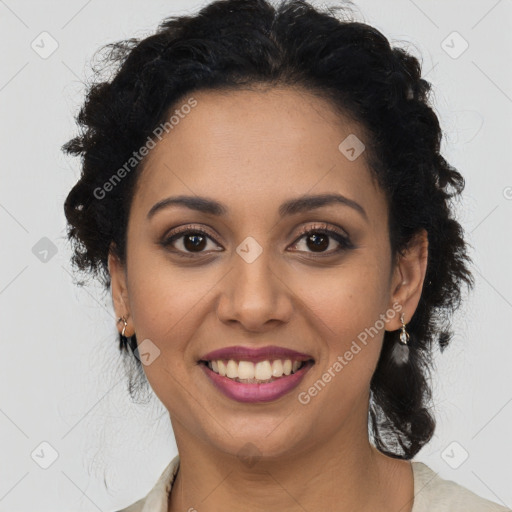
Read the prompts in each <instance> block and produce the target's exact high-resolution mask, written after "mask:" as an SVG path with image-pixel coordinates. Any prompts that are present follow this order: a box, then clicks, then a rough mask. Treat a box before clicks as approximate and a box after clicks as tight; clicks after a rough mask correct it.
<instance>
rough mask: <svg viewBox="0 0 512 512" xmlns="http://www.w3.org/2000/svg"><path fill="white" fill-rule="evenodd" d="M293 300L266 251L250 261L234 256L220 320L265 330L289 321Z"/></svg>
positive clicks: (221, 301)
mask: <svg viewBox="0 0 512 512" xmlns="http://www.w3.org/2000/svg"><path fill="white" fill-rule="evenodd" d="M281 274H282V273H281ZM293 302H294V299H293V293H292V291H291V290H290V288H289V286H288V285H287V283H286V282H285V281H284V279H283V277H282V275H281V276H280V275H279V272H278V271H277V269H276V268H272V265H271V263H270V261H269V258H267V257H266V255H265V251H263V253H262V254H261V255H260V256H259V257H258V258H257V259H256V260H255V261H252V262H251V263H249V262H247V261H245V260H244V259H243V258H241V257H239V256H238V255H236V256H235V262H234V267H233V269H232V270H231V272H229V274H228V276H226V280H225V281H224V284H223V286H222V287H221V296H220V298H219V300H218V302H217V311H216V312H217V317H218V318H219V320H220V321H221V322H224V323H227V324H234V323H237V324H239V325H241V326H243V327H244V329H245V330H246V331H251V332H264V331H266V330H268V329H270V328H275V327H276V326H278V325H279V324H286V323H288V322H289V321H290V318H291V315H292V312H293Z"/></svg>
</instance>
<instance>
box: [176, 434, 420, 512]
mask: <svg viewBox="0 0 512 512" xmlns="http://www.w3.org/2000/svg"><path fill="white" fill-rule="evenodd" d="M173 429H174V432H175V434H176V440H177V445H178V450H179V453H180V469H179V471H178V474H177V476H176V480H175V482H174V485H173V490H172V492H171V493H170V496H169V512H175V511H178V510H179V511H183V510H187V511H188V510H191V511H192V510H194V509H196V510H200V511H201V512H221V511H225V510H240V509H242V510H244V511H247V512H262V511H268V510H289V511H295V510H297V511H304V510H310V511H312V510H318V508H319V504H321V508H322V509H324V510H330V511H340V512H341V511H351V512H352V511H357V512H366V511H373V510H380V511H383V512H384V511H387V510H400V511H401V512H408V511H410V510H411V506H410V503H412V497H413V481H412V469H411V466H410V464H409V463H408V462H407V461H401V460H398V459H393V458H390V457H387V456H385V455H383V454H381V453H380V452H378V451H377V450H376V449H375V448H374V447H373V446H372V445H371V444H370V443H369V440H368V437H367V436H366V437H362V436H357V435H356V432H362V431H363V430H362V429H361V428H358V429H353V430H351V431H347V430H344V431H343V432H341V431H340V432H338V433H337V435H335V436H334V437H332V438H326V439H325V440H323V441H322V442H316V443H315V444H314V446H313V445H312V446H311V447H308V448H303V449H297V450H294V451H293V452H292V453H286V454H282V455H279V456H275V457H266V456H264V454H261V455H260V456H259V457H251V448H250V445H247V446H246V450H245V452H247V453H245V452H244V454H245V455H247V454H249V456H248V457H247V456H245V457H244V456H242V457H241V456H237V455H231V454H226V453H225V452H222V451H219V450H215V451H213V450H212V448H211V446H205V445H204V444H202V443H201V442H200V441H199V440H198V439H197V438H192V437H191V436H190V434H189V433H188V432H186V431H184V430H183V429H180V428H179V426H175V425H173ZM251 446H252V445H251Z"/></svg>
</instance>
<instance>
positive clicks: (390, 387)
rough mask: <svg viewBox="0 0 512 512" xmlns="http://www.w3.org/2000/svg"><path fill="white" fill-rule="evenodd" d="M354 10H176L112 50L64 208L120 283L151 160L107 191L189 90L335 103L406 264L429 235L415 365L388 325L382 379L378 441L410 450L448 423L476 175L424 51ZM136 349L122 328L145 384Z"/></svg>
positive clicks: (88, 265) (232, 6)
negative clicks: (442, 120) (284, 93)
mask: <svg viewBox="0 0 512 512" xmlns="http://www.w3.org/2000/svg"><path fill="white" fill-rule="evenodd" d="M348 6H350V4H346V5H343V6H338V7H330V8H325V10H323V11H322V10H320V9H318V8H315V7H313V6H311V5H310V4H309V3H307V2H306V1H304V0H288V1H283V2H282V3H281V4H280V5H278V6H273V5H271V4H270V3H269V2H268V1H266V0H218V1H215V2H213V3H211V4H209V5H207V6H206V7H204V8H202V9H201V10H200V12H199V13H198V14H196V15H194V16H179V17H178V16H174V17H169V18H166V19H165V20H164V21H163V22H162V23H161V24H160V26H159V27H158V29H157V31H156V33H154V34H153V35H150V36H148V37H146V38H144V39H128V40H125V41H120V42H116V43H112V44H109V45H106V46H105V47H103V48H102V49H101V50H102V51H106V52H105V53H104V55H103V61H104V63H106V68H105V67H104V68H102V69H101V71H103V70H104V69H110V70H112V71H113V72H112V73H111V77H110V78H108V79H104V78H101V79H99V78H98V79H97V80H96V82H94V83H93V84H92V85H90V86H89V87H88V90H87V97H86V100H85V103H84V105H83V107H82V108H81V110H80V112H79V114H78V116H77V123H78V124H79V126H80V127H81V130H80V135H78V136H76V137H74V138H73V139H71V140H69V141H68V142H67V143H66V144H65V145H64V146H63V148H62V149H63V151H65V152H66V153H68V154H73V155H79V156H81V159H82V168H81V177H80V179H79V181H78V182H77V183H76V184H75V185H74V187H73V188H72V190H71V191H70V193H69V195H68V197H67V198H66V201H65V205H64V210H65V215H66V218H67V221H68V224H69V226H68V238H69V240H70V242H71V243H72V245H73V257H72V263H73V264H74V266H75V267H76V268H77V269H78V270H80V271H82V272H85V273H87V274H89V275H94V277H97V278H99V279H100V280H101V281H102V283H103V285H104V286H105V289H107V290H108V288H109V287H110V284H111V281H110V275H109V271H108V264H107V261H108V260H107V258H108V252H109V248H110V246H111V243H114V244H115V245H114V246H113V247H114V250H115V253H116V255H117V256H118V257H119V258H120V260H121V261H122V262H125V257H126V253H125V251H126V244H125V242H126V238H125V236H126V229H127V219H128V213H129V209H130V205H131V202H132V198H133V196H134V193H135V191H136V183H137V177H138V176H139V175H140V171H141V169H142V163H143V162H144V160H142V161H141V162H140V163H138V164H137V165H135V166H134V169H133V171H131V172H130V173H129V174H128V176H126V177H125V178H124V179H123V180H121V181H120V183H119V184H117V185H116V187H115V189H114V190H113V191H111V192H110V193H109V194H107V195H106V196H105V197H103V198H101V200H100V199H98V198H97V194H96V193H95V191H96V190H98V189H100V188H101V187H102V186H103V185H104V184H105V183H106V182H107V181H108V180H109V178H111V177H112V175H113V173H114V172H115V171H116V169H119V168H121V167H122V166H123V164H124V163H125V162H127V161H128V160H129V159H130V158H131V155H132V153H133V151H134V150H135V149H137V148H139V147H141V146H142V145H143V144H144V142H145V141H146V140H147V139H148V137H149V136H150V135H151V133H152V132H153V130H154V129H155V127H157V126H159V125H161V124H162V123H164V122H165V121H166V120H167V119H168V117H169V113H170V112H172V109H173V108H174V107H175V106H176V105H177V104H178V103H179V102H180V101H182V100H183V98H186V97H187V96H190V94H191V93H192V92H193V91H199V90H230V89H231V90H235V89H241V88H244V87H246V88H250V87H253V86H256V85H258V84H263V85H269V86H288V87H300V88H302V89H306V90H308V91H310V92H312V93H314V94H316V95H317V96H320V97H322V98H326V99H328V100H330V105H331V106H332V108H333V110H335V111H336V112H338V113H340V114H342V115H343V116H345V117H348V118H350V119H351V120H355V121H356V122H357V123H358V125H359V126H361V127H362V128H363V130H364V134H365V144H366V147H367V151H366V153H365V154H366V155H367V158H368V163H369V166H370V168H371V171H372V176H374V178H375V179H376V180H377V182H378V184H379V185H380V187H381V188H382V190H383V191H384V192H385V194H386V198H387V204H388V209H389V236H390V243H391V248H392V254H393V259H394V261H396V258H397V257H398V255H399V254H400V253H402V252H403V251H404V250H405V249H406V248H407V246H408V244H409V243H410V242H411V240H412V239H413V237H414V235H415V234H417V233H418V232H419V231H420V230H421V229H425V230H426V231H427V233H428V240H429V247H428V265H427V271H426V276H425V282H424V286H423V290H422V295H421V298H420V301H419V304H418V307H417V309H416V311H415V313H414V316H413V317H412V319H411V321H410V323H409V324H408V329H409V332H410V334H411V341H410V351H411V355H410V361H409V364H408V365H405V366H400V367H398V366H396V364H395V363H394V362H393V358H392V357H391V349H392V347H393V344H394V343H395V339H396V333H393V332H385V335H384V343H383V347H382V351H381V355H380V359H379V362H378V365H377V368H376V371H375V373H374V375H373V377H372V381H371V388H370V389H371V396H370V414H369V427H370V428H371V434H372V437H373V439H374V442H375V445H376V447H377V448H378V449H379V450H380V451H381V452H383V453H385V454H387V455H389V456H391V457H395V458H403V459H411V458H412V457H414V455H415V454H416V453H417V452H418V451H419V450H420V449H421V448H422V446H423V445H424V444H426V443H427V442H428V441H429V440H430V439H431V437H432V436H433V433H434V429H435V420H434V416H433V414H432V413H431V411H430V409H431V406H430V405H429V404H430V401H431V399H432V396H431V389H430V385H429V377H430V370H431V365H432V358H433V349H434V348H435V347H434V344H439V346H440V349H441V351H442V350H444V348H445V347H446V346H447V345H448V343H449V341H450V339H451V337H452V335H453V333H452V332H451V330H450V317H451V313H453V312H454V311H455V310H456V309H457V308H458V307H459V306H460V303H461V287H462V283H463V282H464V283H466V285H468V287H469V288H472V287H473V286H474V279H473V276H472V274H471V272H470V270H469V263H470V262H471V259H470V257H469V256H468V252H467V243H466V242H465V241H464V237H463V230H462V227H461V225H460V224H459V223H458V222H457V221H456V220H455V219H454V215H453V211H452V206H453V205H452V201H453V200H454V199H455V198H456V196H458V195H459V194H461V193H462V191H463V189H464V179H463V177H462V176H461V174H460V173H459V172H458V171H457V170H456V169H454V168H453V167H452V166H451V165H449V164H448V163H447V161H446V160H445V159H444V158H443V157H442V156H441V154H440V144H441V137H442V132H441V129H440V125H439V121H438V118H437V116H436V114H435V113H434V111H433V108H432V107H431V106H430V98H429V95H430V91H431V84H430V83H429V82H427V81H426V80H425V79H423V78H421V65H420V63H419V61H418V59H417V58H415V57H414V56H412V55H411V54H409V53H407V52H406V51H405V50H403V49H401V48H398V47H392V46H391V45H390V43H389V41H388V39H387V38H386V37H385V36H384V35H382V34H381V33H380V32H379V31H378V30H376V29H375V28H373V27H371V26H369V25H367V24H364V23H361V22H357V21H355V20H353V19H351V18H350V17H349V16H347V12H348ZM339 14H341V16H338V15H339ZM109 67H110V68H109ZM95 71H96V72H97V73H98V74H100V71H98V69H95ZM80 284H83V283H80ZM128 347H130V349H131V352H132V353H131V354H130V351H129V350H128ZM136 347H137V341H136V337H135V335H134V336H132V337H131V339H129V340H127V339H126V338H124V337H123V336H120V337H119V348H120V351H121V354H123V360H125V359H126V358H128V359H129V360H130V361H133V365H132V369H133V368H136V373H138V376H139V377H140V380H139V382H138V385H139V387H140V386H147V381H146V379H145V378H144V372H143V370H142V368H141V363H140V361H139V359H138V358H137V357H135V355H134V354H133V351H134V350H135V348H136ZM132 376H133V375H132V374H131V375H130V385H129V390H130V394H131V395H132V398H133V394H132V392H133V391H134V390H135V389H136V386H135V385H134V383H133V382H132Z"/></svg>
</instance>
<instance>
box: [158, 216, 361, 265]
mask: <svg viewBox="0 0 512 512" xmlns="http://www.w3.org/2000/svg"><path fill="white" fill-rule="evenodd" d="M313 233H320V234H323V235H327V236H329V237H331V238H333V239H334V240H335V241H336V242H338V243H339V245H340V247H338V248H337V249H335V250H334V251H330V252H324V253H321V252H320V253H314V252H309V251H307V252H309V254H316V256H315V257H319V258H322V257H327V256H333V255H335V254H338V253H340V252H342V251H344V250H347V249H352V248H353V247H354V246H353V244H352V243H351V241H350V239H349V238H348V237H347V236H346V235H344V234H342V233H341V232H338V231H335V230H333V229H329V228H328V227H327V225H326V224H321V225H315V226H313V227H307V228H303V229H302V230H301V231H300V233H299V234H298V237H297V238H296V239H295V242H293V243H292V245H296V244H297V243H298V242H299V241H300V240H301V239H302V238H304V237H305V236H306V235H308V234H313ZM190 234H201V235H204V236H206V237H208V238H210V239H211V240H213V241H214V242H215V243H216V244H217V242H216V241H215V238H214V237H213V236H212V235H211V234H210V233H208V232H207V231H205V230H204V229H202V228H199V227H198V228H195V227H193V226H187V227H186V228H185V229H182V230H181V231H177V232H172V231H171V233H170V236H167V237H165V238H164V240H162V241H161V242H160V244H161V245H162V246H163V247H164V248H166V249H168V250H170V251H171V252H174V253H175V254H177V255H178V256H179V257H183V258H196V257H198V256H201V254H206V253H204V252H201V251H200V252H196V253H193V252H188V253H187V252H183V251H181V250H177V249H174V248H170V246H171V244H172V243H173V242H174V241H175V240H178V239H180V238H181V237H183V236H185V235H190ZM217 245H219V244H217ZM214 252H220V251H214ZM299 252H304V251H299Z"/></svg>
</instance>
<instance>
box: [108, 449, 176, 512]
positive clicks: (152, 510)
mask: <svg viewBox="0 0 512 512" xmlns="http://www.w3.org/2000/svg"><path fill="white" fill-rule="evenodd" d="M179 463H180V459H179V456H178V455H176V457H174V459H172V460H171V462H169V464H168V465H167V466H166V467H165V469H164V470H163V472H162V474H161V475H160V477H159V478H158V480H157V482H156V484H155V485H154V487H153V488H152V489H151V490H150V491H149V492H148V493H147V494H146V496H144V497H143V498H141V499H140V500H137V501H136V502H135V503H132V504H131V505H129V506H128V507H125V508H123V509H122V510H117V511H116V512H167V498H168V496H169V492H170V491H171V487H172V484H173V482H174V478H175V477H176V473H177V472H178V468H179Z"/></svg>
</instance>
